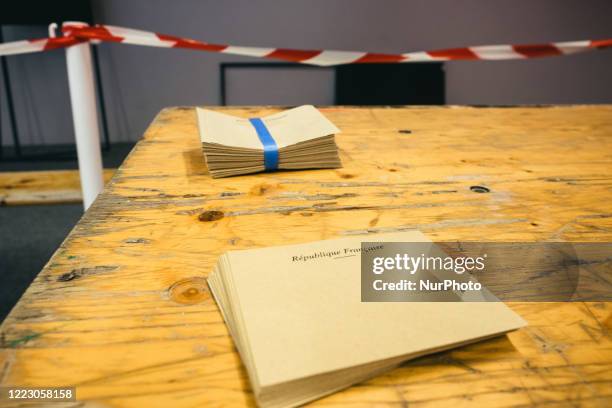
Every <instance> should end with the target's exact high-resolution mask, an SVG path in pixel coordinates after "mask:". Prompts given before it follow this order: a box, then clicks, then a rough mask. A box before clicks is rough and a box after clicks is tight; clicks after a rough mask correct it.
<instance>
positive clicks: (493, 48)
mask: <svg viewBox="0 0 612 408" xmlns="http://www.w3.org/2000/svg"><path fill="white" fill-rule="evenodd" d="M62 32H63V33H64V37H61V38H44V39H39V40H31V41H15V42H10V43H4V44H0V56H3V55H14V54H25V53H30V52H40V51H45V50H51V49H56V48H63V47H68V46H70V45H74V44H78V43H79V42H83V41H95V42H97V41H105V42H118V43H124V44H133V45H142V46H148V47H163V48H184V49H191V50H198V51H207V52H221V53H224V54H232V55H242V56H248V57H256V58H269V59H278V60H283V61H289V62H299V63H304V64H310V65H317V66H332V65H341V64H364V63H380V62H387V63H406V62H408V63H409V62H421V61H454V60H510V59H527V58H541V57H551V56H561V55H570V54H575V53H578V52H586V51H594V50H601V49H606V48H612V39H602V40H585V41H566V42H555V43H545V44H515V45H513V44H505V45H479V46H471V47H460V48H448V49H441V50H433V51H418V52H408V53H402V54H385V53H375V52H363V51H335V50H298V49H290V48H263V47H243V46H236V45H224V44H212V43H207V42H202V41H196V40H192V39H189V38H183V37H176V36H172V35H167V34H160V33H155V32H152V31H143V30H135V29H132V28H125V27H117V26H110V25H94V26H85V25H82V24H71V23H66V24H64V26H63V28H62Z"/></svg>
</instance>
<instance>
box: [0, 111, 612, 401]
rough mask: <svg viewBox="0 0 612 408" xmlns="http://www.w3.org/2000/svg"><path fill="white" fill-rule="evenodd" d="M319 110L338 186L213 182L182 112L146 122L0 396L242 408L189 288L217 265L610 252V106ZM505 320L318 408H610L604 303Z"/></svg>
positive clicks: (311, 181) (291, 179)
mask: <svg viewBox="0 0 612 408" xmlns="http://www.w3.org/2000/svg"><path fill="white" fill-rule="evenodd" d="M223 111H224V112H227V113H231V114H236V115H243V116H245V117H249V116H256V115H264V114H268V113H271V112H274V111H275V110H274V109H270V108H242V109H223ZM322 111H323V112H324V114H325V115H326V116H328V117H329V118H330V119H331V120H332V121H333V122H334V123H336V124H337V125H338V127H340V128H341V129H342V130H343V133H342V134H341V135H339V136H338V138H337V141H338V144H339V147H340V150H341V157H342V161H343V163H344V168H342V169H338V170H313V171H303V172H279V173H269V174H257V175H252V176H246V177H236V178H228V179H218V180H213V179H211V178H210V177H209V175H208V174H207V171H206V168H205V166H204V164H203V158H202V153H201V151H200V146H199V140H198V134H197V128H196V116H195V111H194V109H193V108H187V107H179V108H169V109H165V110H163V111H162V112H161V113H160V114H159V115H158V116H157V118H156V119H155V120H154V122H153V123H152V124H151V126H150V127H149V129H148V130H147V131H146V133H145V135H144V138H143V139H142V140H141V141H140V142H139V143H138V145H137V146H136V147H135V148H134V151H133V152H132V153H131V154H130V156H129V157H128V158H127V160H126V161H125V163H124V164H123V165H122V166H121V168H120V169H119V170H118V172H117V173H116V174H115V176H114V177H113V179H112V180H111V182H110V183H109V184H108V185H107V187H106V190H105V191H104V193H103V194H102V195H101V196H100V197H99V198H98V199H97V201H96V202H95V204H94V205H93V206H92V207H91V208H90V210H89V211H88V212H87V213H86V214H85V215H84V216H83V218H82V219H81V221H80V222H79V224H78V225H77V226H76V227H75V228H74V230H73V231H72V233H71V234H70V236H69V237H68V238H67V240H66V241H65V242H64V243H63V244H62V246H61V247H60V248H59V249H58V251H57V252H56V253H55V255H54V256H53V258H51V260H50V261H49V263H48V264H47V265H46V266H45V268H44V269H43V271H42V272H41V273H40V274H39V275H38V277H37V278H36V280H35V281H34V282H33V283H32V285H31V286H30V288H29V289H28V290H27V292H26V293H25V294H24V296H23V297H22V298H21V300H20V302H19V303H18V304H17V306H16V307H15V308H14V309H13V311H12V312H11V314H10V315H9V316H8V318H7V319H6V320H5V321H4V323H3V324H2V326H1V337H0V340H1V346H2V350H1V354H0V381H1V384H2V385H16V386H75V387H76V389H77V397H78V400H79V401H80V403H79V404H77V403H73V404H72V405H71V404H68V405H69V406H83V405H84V406H87V407H89V406H91V407H148V408H150V407H182V406H185V407H203V406H208V405H212V406H233V405H237V406H240V405H252V404H253V398H252V395H251V393H250V391H249V384H248V381H247V378H246V374H245V370H244V368H243V367H242V365H241V362H240V358H239V356H238V354H237V353H236V350H235V348H234V346H233V344H232V340H231V338H230V336H229V335H228V331H227V329H226V327H225V325H224V323H223V320H222V318H221V315H220V314H219V310H218V308H217V306H216V304H215V302H214V301H213V299H212V298H211V296H210V293H209V292H208V290H207V286H206V280H205V279H206V275H207V274H208V273H209V271H210V270H211V268H212V266H213V264H214V263H215V261H216V259H217V257H218V256H219V255H220V254H221V253H222V252H224V251H226V250H230V249H239V248H252V247H260V246H268V245H277V244H286V243H297V242H305V241H310V240H318V239H323V238H330V237H337V236H344V235H352V234H362V233H367V232H385V231H398V230H410V229H419V230H421V231H423V232H425V233H426V234H427V235H429V237H431V238H432V239H434V240H453V239H463V240H468V239H470V240H497V241H504V240H505V241H544V240H552V241H555V240H557V241H558V240H567V241H594V242H598V241H607V242H610V241H612V107H611V106H568V107H532V108H518V107H516V108H476V107H432V108H427V107H406V108H348V107H346V108H345V107H334V108H322ZM511 307H512V308H513V309H514V310H516V311H517V312H518V313H520V314H521V315H522V316H523V317H524V318H525V319H526V320H527V321H528V322H529V326H528V327H526V328H525V329H522V330H520V331H518V332H514V333H511V334H510V335H508V336H502V337H499V338H496V339H493V340H489V341H485V342H481V343H478V344H474V345H471V346H468V347H462V348H459V349H456V350H454V351H450V352H445V353H441V354H436V355H432V356H429V357H425V358H421V359H418V360H416V361H413V362H409V363H407V364H405V365H403V366H402V367H401V368H399V369H396V370H394V371H392V372H390V373H389V374H387V375H383V376H380V377H377V378H375V379H373V380H371V381H368V382H366V383H363V384H360V385H357V386H354V387H351V388H349V389H347V390H345V391H342V392H339V393H336V394H334V395H332V396H329V397H327V398H324V399H322V400H320V401H318V402H317V404H319V405H321V406H351V407H359V406H370V405H402V406H414V407H426V406H427V407H429V406H432V407H439V406H447V407H453V408H456V407H463V406H469V407H472V406H504V407H505V406H546V407H548V406H608V407H609V406H612V340H611V337H610V336H611V335H610V333H611V326H612V320H611V317H610V316H611V312H612V305H611V304H610V303H515V304H512V305H511ZM466 318H469V316H466ZM440 325H444V322H440ZM364 334H366V335H367V328H364ZM348 346H349V347H350V345H348Z"/></svg>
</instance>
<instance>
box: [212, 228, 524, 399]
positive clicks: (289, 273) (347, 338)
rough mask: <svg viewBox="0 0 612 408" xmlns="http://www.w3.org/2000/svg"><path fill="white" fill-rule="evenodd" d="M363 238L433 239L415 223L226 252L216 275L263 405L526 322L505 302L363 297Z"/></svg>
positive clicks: (218, 293)
mask: <svg viewBox="0 0 612 408" xmlns="http://www.w3.org/2000/svg"><path fill="white" fill-rule="evenodd" d="M362 241H366V242H382V243H384V242H427V241H428V240H427V238H426V237H425V236H424V235H423V234H421V233H419V232H416V231H415V232H404V233H393V234H383V235H368V236H364V237H359V236H356V237H349V238H342V239H336V240H327V241H318V242H313V243H308V244H300V245H289V246H282V247H269V248H262V249H253V250H241V251H230V252H227V253H225V254H223V255H222V256H221V257H220V259H219V260H218V263H217V265H216V267H215V269H214V271H213V272H212V274H211V275H210V276H209V278H208V283H209V286H210V288H211V291H212V293H213V295H214V297H215V299H216V301H217V303H218V305H219V307H220V309H221V312H222V314H223V317H224V319H225V322H226V324H227V326H228V328H229V331H230V334H231V336H232V337H233V339H234V342H235V344H236V347H237V349H238V352H239V353H240V356H241V357H242V361H243V363H244V365H245V367H246V371H247V373H248V375H249V378H250V381H251V385H252V389H253V392H254V394H255V398H256V400H257V402H258V404H259V405H260V406H262V407H285V406H295V405H300V404H303V403H305V402H308V401H311V400H313V399H316V398H319V397H321V396H324V395H326V394H330V393H332V392H334V391H337V390H340V389H342V388H345V387H348V386H349V385H351V384H355V383H358V382H361V381H364V380H366V379H369V378H371V377H373V376H376V375H378V374H380V373H383V372H385V371H387V370H390V369H392V368H394V367H397V366H398V365H400V364H401V363H402V362H405V361H406V360H409V359H413V358H415V357H419V356H422V355H425V354H429V353H434V352H438V351H441V350H446V349H449V348H452V347H456V346H460V345H464V344H467V343H471V342H474V341H478V340H482V339H485V338H489V337H492V336H495V335H499V334H502V333H505V332H508V331H510V330H514V329H517V328H519V327H521V326H523V325H524V324H525V322H524V321H523V320H522V319H521V318H520V317H519V316H518V315H516V314H515V313H514V312H512V311H511V310H510V309H509V308H508V307H506V306H505V305H504V304H503V303H501V302H461V301H457V302H405V303H401V302H381V303H366V302H362V301H361V296H360V293H361V292H360V289H361V288H360V256H359V255H355V254H356V250H359V249H360V247H361V242H362ZM345 253H350V254H353V255H352V256H344V255H343V254H345Z"/></svg>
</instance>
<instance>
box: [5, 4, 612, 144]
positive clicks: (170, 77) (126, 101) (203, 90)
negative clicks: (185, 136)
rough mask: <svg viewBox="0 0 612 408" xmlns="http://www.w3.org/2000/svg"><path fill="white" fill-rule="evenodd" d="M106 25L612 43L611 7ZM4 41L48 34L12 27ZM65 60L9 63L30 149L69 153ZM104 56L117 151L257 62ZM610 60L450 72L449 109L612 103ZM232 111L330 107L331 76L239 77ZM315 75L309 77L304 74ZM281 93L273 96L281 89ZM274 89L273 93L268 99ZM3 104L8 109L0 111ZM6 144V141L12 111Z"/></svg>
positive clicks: (276, 40) (264, 11)
mask: <svg viewBox="0 0 612 408" xmlns="http://www.w3.org/2000/svg"><path fill="white" fill-rule="evenodd" d="M94 15H95V18H96V20H97V22H99V23H106V24H113V25H119V26H127V27H133V28H140V29H145V30H152V31H158V32H162V33H167V34H173V35H178V36H186V37H192V38H195V39H199V40H205V41H209V42H216V43H230V44H235V45H253V46H264V47H265V46H270V47H290V48H315V49H318V48H325V49H345V50H364V51H365V50H369V51H380V52H408V51H418V50H426V49H435V48H448V47H454V46H462V45H477V44H496V43H529V42H548V41H569V40H582V39H597V38H610V37H612V1H609V0H592V1H579V0H539V1H527V0H523V1H518V0H515V1H501V0H462V1H453V0H427V1H426V0H410V1H399V0H386V1H380V0H378V1H377V0H314V1H312V0H311V1H305V0H299V1H297V0H296V1H271V0H257V1H253V0H232V1H203V0H174V1H170V0H130V1H125V0H97V1H94ZM4 33H5V37H6V40H10V39H23V38H34V37H44V36H46V28H43V27H41V28H28V29H24V28H5V31H4ZM63 54H64V53H63V51H54V52H49V53H44V54H37V55H26V56H18V57H9V66H10V73H11V76H12V78H13V80H12V84H11V86H12V88H13V91H14V93H15V99H16V100H15V104H16V107H17V110H18V112H19V118H18V119H19V128H20V131H21V135H22V140H24V142H26V143H47V144H51V143H70V142H71V141H72V122H71V118H70V107H69V101H68V91H67V84H66V70H65V61H64V55H63ZM100 57H101V61H102V63H101V66H102V75H103V83H104V90H105V92H106V96H107V100H106V106H107V109H108V111H109V115H110V119H111V121H110V130H111V138H112V140H113V141H126V140H135V139H137V138H138V137H139V136H140V135H141V134H142V132H143V131H144V129H145V128H146V126H147V124H148V123H149V122H150V121H151V120H152V119H153V117H154V116H155V114H156V113H157V112H158V111H159V110H160V109H162V108H163V107H165V106H171V105H196V104H197V105H215V104H218V103H219V101H220V93H219V72H218V71H219V63H220V62H223V61H254V60H253V59H249V58H241V57H232V56H227V55H220V54H212V53H201V52H195V51H188V50H168V49H159V48H146V47H139V46H129V45H118V44H104V45H102V46H101V47H100ZM611 68H612V51H600V52H593V53H589V54H583V55H576V56H570V57H562V58H546V59H540V60H531V61H506V62H501V61H498V62H474V61H467V62H451V63H447V64H446V73H447V101H448V103H449V104H496V105H498V104H522V103H611V102H612V76H611V75H609V72H610V71H611ZM232 75H233V77H232V78H231V85H230V89H229V93H230V102H236V103H261V104H265V103H270V102H274V101H279V102H281V103H300V102H314V103H325V102H326V101H329V102H331V96H330V95H331V92H330V91H329V90H330V89H331V87H332V85H333V77H332V76H331V75H326V74H325V73H320V74H313V75H318V76H316V77H307V76H303V77H300V76H299V75H301V74H297V75H298V76H296V77H291V76H290V75H291V74H289V73H279V76H278V78H277V79H276V78H275V77H274V76H273V75H270V74H261V75H260V76H259V77H257V78H256V80H255V81H249V77H248V76H245V75H246V73H245V72H241V73H232ZM304 75H306V74H304ZM276 80H278V83H281V84H283V85H282V86H276V87H274V84H275V83H277V82H276ZM262 89H263V90H264V91H265V90H266V89H268V91H267V92H263V91H262ZM3 102H4V101H3ZM2 114H3V121H2V132H3V142H4V143H8V142H9V140H7V139H9V133H8V128H7V123H6V112H5V104H4V103H3V107H2Z"/></svg>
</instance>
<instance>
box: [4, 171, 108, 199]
mask: <svg viewBox="0 0 612 408" xmlns="http://www.w3.org/2000/svg"><path fill="white" fill-rule="evenodd" d="M114 173H115V169H105V170H104V182H108V181H109V180H110V179H111V177H112V176H113V174H114ZM82 201H83V195H82V194H81V181H80V178H79V171H78V170H44V171H12V172H1V173H0V203H1V204H2V205H27V204H63V203H78V202H82Z"/></svg>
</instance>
